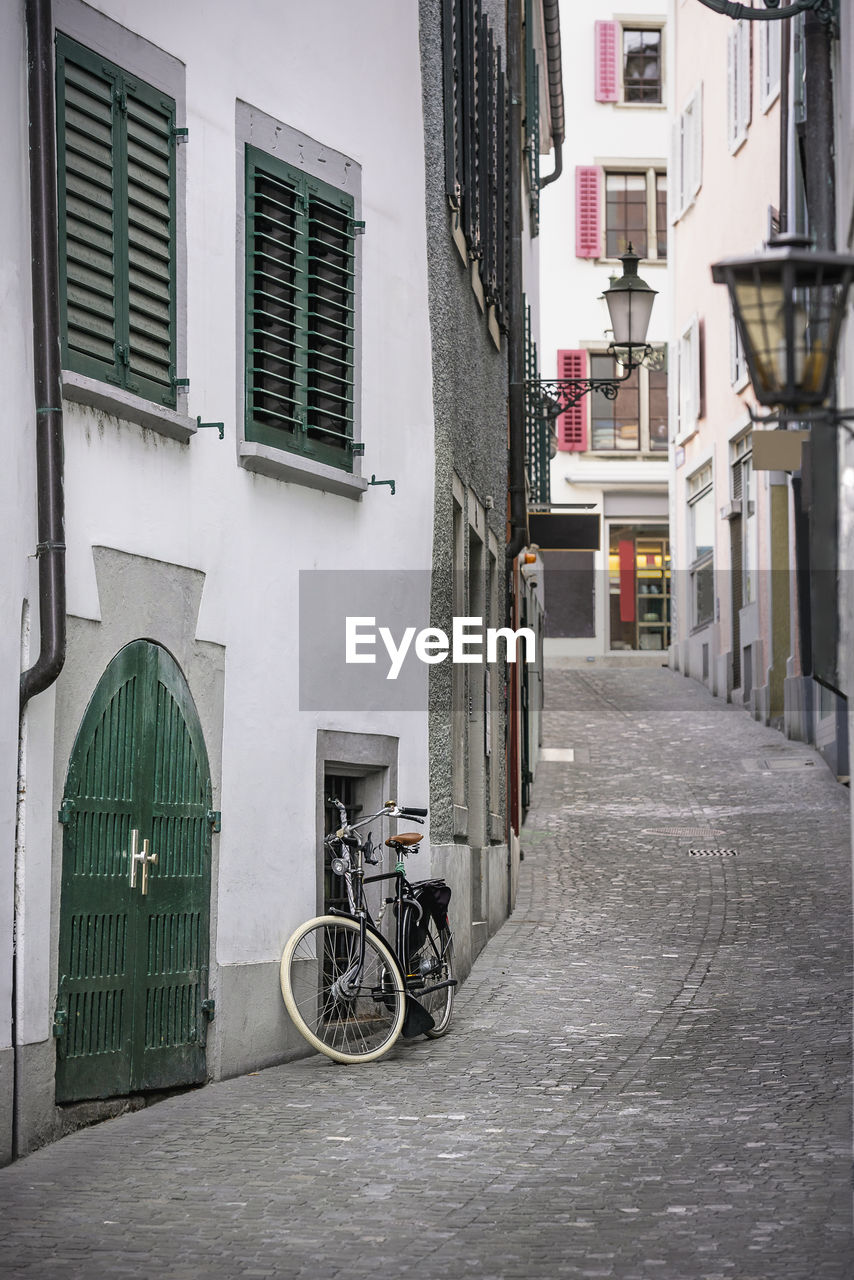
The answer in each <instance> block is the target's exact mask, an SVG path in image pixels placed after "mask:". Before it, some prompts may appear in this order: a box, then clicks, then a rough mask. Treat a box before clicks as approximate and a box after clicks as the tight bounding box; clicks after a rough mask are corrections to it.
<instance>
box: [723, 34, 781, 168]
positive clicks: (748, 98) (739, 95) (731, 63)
mask: <svg viewBox="0 0 854 1280" xmlns="http://www.w3.org/2000/svg"><path fill="white" fill-rule="evenodd" d="M763 25H764V26H770V25H771V24H770V23H764V24H763ZM751 28H752V23H751V22H749V21H748V20H747V19H746V18H739V19H737V21H736V22H734V23H733V26H732V29H731V30H730V31H729V32H728V34H727V145H728V147H729V152H730V155H735V154H736V152H737V151H740V150H741V148H742V147H743V146H744V143H745V142H746V141H747V135H748V131H749V129H750V123H751V118H752V103H753V37H752V33H751Z"/></svg>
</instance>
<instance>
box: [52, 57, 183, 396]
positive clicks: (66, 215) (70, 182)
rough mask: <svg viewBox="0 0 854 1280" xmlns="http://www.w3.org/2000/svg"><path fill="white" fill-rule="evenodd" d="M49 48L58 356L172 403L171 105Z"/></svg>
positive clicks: (113, 73)
mask: <svg viewBox="0 0 854 1280" xmlns="http://www.w3.org/2000/svg"><path fill="white" fill-rule="evenodd" d="M56 49H57V152H58V202H59V233H60V234H59V242H60V286H61V293H62V307H63V334H62V355H63V363H64V364H65V365H66V367H67V368H70V369H73V370H75V371H76V372H78V373H82V374H85V375H86V376H88V377H93V378H99V379H103V380H105V381H107V382H111V383H114V384H115V385H118V386H120V387H123V388H125V389H126V390H128V391H132V392H134V393H135V394H137V395H140V396H143V397H144V398H146V399H149V400H156V401H158V402H160V403H161V404H165V405H169V406H170V407H174V405H175V403H176V382H175V375H176V368H175V359H176V352H175V332H176V290H175V136H176V135H175V128H174V124H175V104H174V102H173V101H172V100H171V99H170V98H168V97H166V96H165V95H163V94H161V93H160V92H159V91H158V90H156V89H153V88H152V87H151V86H150V85H146V84H144V83H142V82H141V81H139V80H137V79H135V78H134V77H131V76H128V75H127V74H126V73H125V72H123V71H122V70H121V69H120V68H119V67H116V66H113V64H112V63H110V62H108V61H107V60H106V59H104V58H101V57H99V56H98V55H97V54H94V53H92V51H91V50H89V49H85V48H83V47H82V46H81V45H78V44H76V43H75V42H74V41H73V40H69V39H68V38H67V37H66V36H63V35H61V34H57V37H56Z"/></svg>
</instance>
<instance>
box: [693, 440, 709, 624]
mask: <svg viewBox="0 0 854 1280" xmlns="http://www.w3.org/2000/svg"><path fill="white" fill-rule="evenodd" d="M714 552H715V497H714V491H713V488H712V464H711V463H710V462H708V463H706V465H705V466H703V467H701V468H700V470H699V471H696V472H695V473H694V475H693V476H690V477H689V479H688V558H689V564H690V577H691V620H692V625H693V626H695V627H702V626H705V625H706V624H707V623H709V622H711V621H712V619H713V618H714V614H715V574H714Z"/></svg>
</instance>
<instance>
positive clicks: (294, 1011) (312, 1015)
mask: <svg viewBox="0 0 854 1280" xmlns="http://www.w3.org/2000/svg"><path fill="white" fill-rule="evenodd" d="M280 979H281V984H282V996H283V997H284V1001H285V1006H286V1008H287V1010H288V1013H289V1014H290V1016H291V1019H292V1021H293V1023H294V1026H295V1027H296V1028H297V1030H298V1031H299V1032H300V1033H301V1035H303V1036H304V1037H305V1039H306V1040H307V1041H308V1043H309V1044H310V1045H312V1046H313V1047H314V1048H315V1049H318V1050H319V1051H320V1052H321V1053H325V1054H326V1056H327V1057H328V1058H332V1060H333V1061H334V1062H372V1061H373V1060H374V1059H375V1058H379V1057H381V1056H382V1054H384V1053H386V1052H387V1051H388V1050H389V1049H390V1048H391V1046H392V1045H393V1044H394V1042H395V1040H396V1039H397V1038H398V1036H399V1035H400V1029H401V1027H402V1026H403V1016H404V1013H405V1011H406V1002H405V997H404V992H403V986H404V984H403V978H402V977H401V973H400V970H399V968H398V966H397V963H396V962H395V959H394V956H393V955H392V953H391V951H390V950H389V949H388V947H387V946H386V945H385V943H384V942H383V940H382V938H379V937H377V935H376V934H373V933H370V932H366V934H365V946H364V953H362V952H361V938H360V929H359V924H358V922H357V921H355V920H350V919H348V918H347V917H346V916H318V917H317V919H315V920H309V921H307V922H306V923H305V924H303V925H300V927H299V928H298V929H297V930H296V932H295V933H293V934H292V935H291V937H290V938H289V939H288V942H287V944H286V946H285V950H284V952H283V953H282V963H281V969H280Z"/></svg>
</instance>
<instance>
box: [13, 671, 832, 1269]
mask: <svg viewBox="0 0 854 1280" xmlns="http://www.w3.org/2000/svg"><path fill="white" fill-rule="evenodd" d="M547 677H548V683H547V705H546V713H545V735H544V746H545V747H546V748H547V749H550V750H547V752H546V758H545V759H544V760H543V761H542V762H541V763H540V765H539V769H538V773H537V780H536V786H535V791H534V805H533V808H532V809H531V811H530V813H529V815H528V819H527V824H526V827H525V830H524V833H523V834H524V840H523V847H524V852H525V858H524V862H523V864H522V874H521V882H520V888H519V896H518V901H517V905H516V910H515V912H514V914H513V915H512V916H511V918H510V919H509V920H508V921H507V923H506V924H505V925H504V926H503V928H502V929H501V930H500V931H499V933H498V934H497V935H496V937H495V938H494V939H493V940H492V941H491V942H490V943H489V944H488V946H487V947H486V949H485V951H484V952H483V953H482V954H481V955H480V957H479V959H478V961H477V962H476V965H475V968H474V970H473V972H472V974H471V976H470V978H469V980H468V981H467V982H466V984H465V986H464V987H463V988H462V990H461V991H460V993H459V995H458V1000H457V1005H456V1010H455V1020H454V1025H453V1027H452V1030H451V1033H450V1034H449V1035H448V1036H447V1037H446V1038H445V1039H444V1040H441V1041H438V1042H434V1043H429V1042H427V1041H423V1040H422V1041H418V1042H416V1043H415V1044H414V1045H412V1046H402V1047H400V1048H397V1049H395V1050H393V1051H392V1053H391V1054H389V1055H388V1056H387V1057H386V1058H384V1059H382V1060H381V1061H379V1062H378V1063H375V1064H372V1065H370V1066H365V1067H358V1068H356V1067H350V1068H346V1067H340V1066H336V1065H334V1064H332V1063H331V1062H329V1061H327V1060H326V1059H322V1058H319V1057H314V1058H311V1059H306V1060H303V1061H300V1062H297V1063H293V1064H290V1065H286V1066H283V1067H276V1068H272V1069H269V1070H267V1071H263V1072H260V1073H255V1074H252V1075H248V1076H244V1077H242V1078H237V1079H231V1080H226V1081H222V1082H218V1083H214V1084H211V1085H209V1086H207V1087H206V1088H203V1089H200V1090H197V1091H193V1092H188V1093H186V1094H183V1095H181V1096H176V1097H173V1098H171V1099H169V1100H168V1101H165V1102H162V1103H160V1104H158V1105H156V1106H153V1107H150V1108H148V1109H147V1110H145V1111H141V1112H137V1113H135V1114H132V1115H127V1116H124V1117H121V1118H119V1119H116V1120H112V1121H109V1122H106V1123H104V1124H101V1125H99V1126H96V1127H94V1128H91V1129H87V1130H83V1131H80V1132H78V1133H76V1134H74V1135H72V1136H70V1137H68V1138H65V1139H63V1140H62V1141H60V1142H58V1143H55V1144H53V1145H52V1146H49V1147H46V1148H44V1149H42V1150H40V1151H38V1152H36V1153H35V1154H34V1155H32V1156H29V1157H27V1158H25V1159H23V1160H21V1161H19V1162H18V1163H17V1164H15V1165H13V1166H11V1167H9V1168H6V1169H3V1170H0V1240H2V1252H0V1258H2V1262H0V1271H2V1274H3V1275H7V1276H10V1277H18V1276H21V1277H23V1276H28V1277H35V1276H38V1277H40V1278H41V1277H45V1278H48V1277H59V1276H62V1277H78V1276H79V1277H87V1278H88V1277H98V1276H122V1277H151V1276H158V1277H163V1278H164V1280H165V1278H167V1277H168V1278H170V1280H190V1278H191V1277H224V1278H225V1277H229V1278H230V1277H244V1276H245V1277H262V1276H271V1277H287V1278H289V1280H290V1278H291V1277H293V1278H294V1280H296V1278H297V1277H305V1280H308V1278H309V1277H311V1280H326V1278H329V1280H331V1278H332V1277H338V1276H342V1277H343V1276H348V1277H364V1276H368V1275H377V1276H382V1275H388V1276H403V1275H409V1274H412V1275H413V1276H418V1277H423V1278H426V1277H440V1276H441V1277H446V1278H448V1280H456V1277H463V1276H466V1277H467V1276H475V1277H481V1278H483V1280H486V1278H487V1277H493V1278H499V1277H500V1278H501V1280H505V1278H506V1280H509V1278H510V1277H538V1278H540V1277H542V1278H545V1277H555V1276H570V1277H576V1276H578V1277H600V1276H601V1277H613V1278H614V1280H635V1278H638V1280H640V1278H643V1280H646V1277H657V1278H659V1280H723V1278H729V1277H733V1278H734V1280H784V1278H785V1280H807V1278H808V1277H809V1280H816V1278H821V1280H847V1278H848V1277H850V1276H851V1275H852V1274H854V1256H853V1255H852V1236H851V1200H850V1154H851V1151H850V1148H851V1111H850V1097H851V1052H850V1026H851V1000H850V995H851V973H850V970H851V885H850V845H849V836H848V792H847V791H846V790H845V789H844V788H843V787H842V786H840V785H839V784H838V783H837V782H836V780H835V778H833V777H832V776H831V775H830V773H829V772H828V771H827V769H826V767H825V765H824V764H823V762H822V760H821V758H820V757H819V756H818V755H817V754H816V753H815V752H814V751H813V750H812V749H811V748H809V747H807V746H804V745H802V744H799V743H794V742H788V741H786V740H785V739H784V738H783V737H782V736H781V735H780V734H778V733H776V732H774V731H773V730H771V729H768V728H765V727H763V726H762V725H760V724H757V723H755V722H753V721H752V720H751V719H750V718H749V717H748V716H747V715H745V714H744V712H742V711H739V710H737V709H736V708H734V707H732V706H728V705H726V704H725V703H723V702H721V701H719V700H717V699H714V698H713V697H712V696H711V695H710V694H709V693H708V691H707V690H706V689H704V688H703V687H701V686H700V685H698V684H697V683H695V682H694V681H692V680H687V679H685V678H683V677H682V676H681V675H678V674H674V673H673V672H671V671H669V670H667V669H663V668H660V667H651V666H648V665H647V666H643V667H628V666H625V667H605V666H595V667H594V666H586V667H579V668H577V669H560V670H554V669H552V670H550V671H548V672H547ZM570 754H571V755H572V758H569V756H570ZM550 756H551V757H552V758H549V757H550ZM415 874H417V871H416V872H415Z"/></svg>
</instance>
